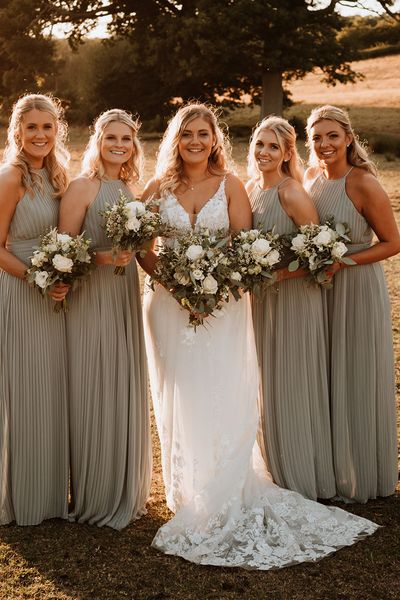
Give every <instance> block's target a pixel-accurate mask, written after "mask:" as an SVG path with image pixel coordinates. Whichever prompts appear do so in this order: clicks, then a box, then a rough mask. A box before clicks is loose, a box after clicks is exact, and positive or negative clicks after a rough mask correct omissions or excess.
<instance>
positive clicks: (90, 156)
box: [81, 108, 143, 183]
mask: <svg viewBox="0 0 400 600" xmlns="http://www.w3.org/2000/svg"><path fill="white" fill-rule="evenodd" d="M113 122H117V123H123V124H124V125H127V126H128V127H129V128H130V129H131V131H132V140H133V152H132V155H131V156H130V158H129V159H128V160H127V161H126V162H124V163H123V164H122V166H121V172H120V178H121V179H122V181H124V182H125V183H131V182H134V181H138V180H139V179H140V177H141V175H142V170H143V151H142V146H141V144H140V142H139V140H138V137H137V133H138V131H139V129H140V125H141V123H140V121H139V119H137V118H133V117H132V115H131V114H129V113H128V112H126V111H125V110H121V109H119V108H113V109H111V110H107V111H105V112H103V113H102V114H101V115H100V116H99V117H97V119H96V120H95V122H94V124H93V133H92V135H91V136H90V139H89V142H88V144H87V146H86V149H85V152H84V154H83V157H82V168H81V175H85V176H86V177H91V178H93V177H98V178H99V179H104V178H106V171H105V168H104V164H103V160H102V158H101V142H102V139H103V135H104V131H105V129H106V127H107V125H109V124H110V123H113Z"/></svg>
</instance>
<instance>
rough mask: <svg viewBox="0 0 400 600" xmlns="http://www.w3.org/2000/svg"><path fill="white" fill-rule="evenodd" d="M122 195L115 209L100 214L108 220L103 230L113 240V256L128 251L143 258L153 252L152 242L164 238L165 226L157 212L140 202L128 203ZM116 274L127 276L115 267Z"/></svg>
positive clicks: (120, 192)
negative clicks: (149, 250)
mask: <svg viewBox="0 0 400 600" xmlns="http://www.w3.org/2000/svg"><path fill="white" fill-rule="evenodd" d="M119 195H120V196H119V199H118V201H117V202H116V203H115V204H114V205H113V206H111V207H110V206H108V207H107V209H106V210H103V211H100V215H101V216H102V217H104V219H105V222H104V229H105V232H106V235H107V237H108V238H109V239H110V240H111V244H112V252H113V255H114V256H117V255H118V254H119V252H121V251H123V250H129V251H131V252H132V251H138V252H139V253H140V255H141V256H143V255H144V254H146V252H147V250H148V249H149V248H150V245H151V241H152V240H153V239H154V238H156V237H158V236H159V235H162V233H163V231H164V228H165V226H164V225H163V223H162V221H161V217H160V215H159V214H158V212H153V211H151V210H149V209H147V208H146V206H145V204H144V203H143V202H140V201H139V200H131V201H128V200H127V198H126V197H125V196H124V194H123V193H122V190H120V191H119ZM114 273H115V274H116V275H124V274H125V267H122V266H117V267H115V269H114Z"/></svg>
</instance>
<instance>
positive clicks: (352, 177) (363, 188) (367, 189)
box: [346, 167, 383, 193]
mask: <svg viewBox="0 0 400 600" xmlns="http://www.w3.org/2000/svg"><path fill="white" fill-rule="evenodd" d="M346 183H347V184H348V185H349V187H351V188H353V189H354V190H355V191H356V190H358V191H360V192H362V193H371V191H372V192H376V191H377V190H383V188H382V186H381V184H380V183H379V181H378V179H377V178H376V177H375V175H373V174H372V173H370V172H369V171H367V170H366V169H361V168H360V167H354V168H353V169H352V170H351V171H350V173H349V174H348V176H347V182H346Z"/></svg>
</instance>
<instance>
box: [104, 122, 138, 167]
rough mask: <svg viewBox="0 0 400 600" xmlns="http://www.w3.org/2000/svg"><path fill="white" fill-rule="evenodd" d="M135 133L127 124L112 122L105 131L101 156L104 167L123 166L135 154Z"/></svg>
mask: <svg viewBox="0 0 400 600" xmlns="http://www.w3.org/2000/svg"><path fill="white" fill-rule="evenodd" d="M133 148H134V146H133V132H132V129H131V128H130V127H129V126H128V125H126V124H125V123H120V122H118V121H112V122H111V123H108V125H106V127H105V128H104V131H103V136H102V138H101V144H100V154H101V158H102V161H103V163H104V166H105V167H106V165H107V164H109V165H110V166H113V167H116V166H118V165H119V166H122V165H123V164H124V163H125V162H127V161H128V160H129V159H130V158H131V156H132V153H133Z"/></svg>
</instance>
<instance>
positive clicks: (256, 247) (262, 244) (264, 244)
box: [251, 238, 271, 258]
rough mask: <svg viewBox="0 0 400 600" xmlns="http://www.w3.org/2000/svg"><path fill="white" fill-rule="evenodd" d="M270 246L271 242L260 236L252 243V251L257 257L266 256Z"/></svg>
mask: <svg viewBox="0 0 400 600" xmlns="http://www.w3.org/2000/svg"><path fill="white" fill-rule="evenodd" d="M270 248H271V244H270V243H269V241H268V240H264V239H262V238H260V239H258V240H256V241H255V242H253V243H252V245H251V253H252V255H253V256H254V257H256V258H257V257H258V256H265V255H266V254H267V252H268V251H269V249H270Z"/></svg>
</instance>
